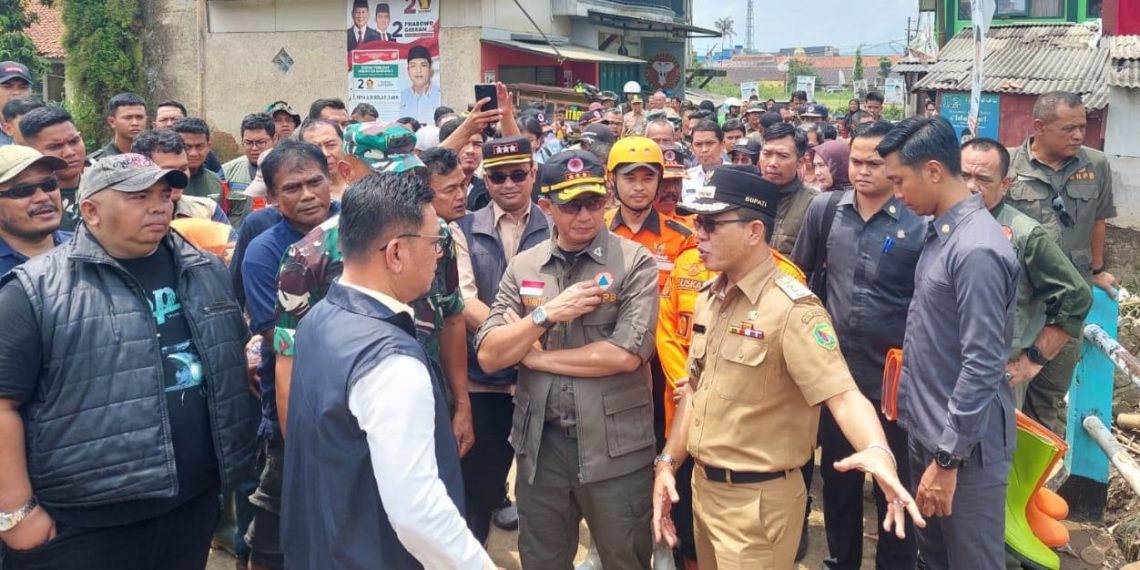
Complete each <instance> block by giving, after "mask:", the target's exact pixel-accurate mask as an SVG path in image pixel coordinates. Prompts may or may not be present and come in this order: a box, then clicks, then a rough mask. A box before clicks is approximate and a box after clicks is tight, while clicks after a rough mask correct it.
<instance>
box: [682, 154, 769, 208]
mask: <svg viewBox="0 0 1140 570" xmlns="http://www.w3.org/2000/svg"><path fill="white" fill-rule="evenodd" d="M779 205H780V187H779V186H776V185H775V184H773V183H771V182H768V181H767V180H765V179H764V178H762V177H761V176H760V175H759V174H756V173H754V171H753V172H749V171H747V170H744V169H740V168H734V167H731V166H719V167H717V168H716V170H713V172H712V175H711V178H709V180H707V181H706V182H705V185H704V186H702V187H700V188H697V191H696V193H695V194H694V195H693V197H692V198H691V200H690V201H688V202H683V203H681V204H678V205H677V209H679V210H684V211H685V212H686V213H691V214H720V213H723V212H728V211H729V210H735V209H737V208H749V209H751V210H755V211H757V212H760V213H762V214H765V215H767V216H769V217H772V218H775V217H776V209H777V207H778V206H779Z"/></svg>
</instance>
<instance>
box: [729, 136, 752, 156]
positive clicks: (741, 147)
mask: <svg viewBox="0 0 1140 570" xmlns="http://www.w3.org/2000/svg"><path fill="white" fill-rule="evenodd" d="M728 152H729V153H733V152H740V153H744V154H747V155H748V156H760V141H758V140H756V139H754V138H752V137H744V138H742V139H740V140H738V141H736V145H735V146H733V147H732V148H731V149H729V151H728Z"/></svg>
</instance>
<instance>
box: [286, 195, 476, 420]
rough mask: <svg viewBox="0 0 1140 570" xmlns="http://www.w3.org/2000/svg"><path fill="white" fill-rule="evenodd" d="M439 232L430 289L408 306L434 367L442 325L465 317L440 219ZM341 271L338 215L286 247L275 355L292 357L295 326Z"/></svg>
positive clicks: (452, 248) (447, 236)
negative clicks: (441, 237)
mask: <svg viewBox="0 0 1140 570" xmlns="http://www.w3.org/2000/svg"><path fill="white" fill-rule="evenodd" d="M439 228H440V233H441V234H442V235H444V236H445V238H444V243H443V255H442V256H441V257H440V258H439V262H438V264H437V265H436V269H435V279H434V280H433V281H432V286H431V290H430V291H429V292H428V294H427V295H426V296H424V297H421V298H419V299H417V300H416V301H414V302H413V303H411V305H412V309H413V310H414V311H415V313H416V314H415V317H416V337H417V338H418V340H419V341H420V344H422V345H423V347H424V349H425V350H427V353H428V356H430V357H431V359H432V360H433V361H434V362H435V363H436V364H437V365H439V364H440V357H439V335H440V333H441V332H442V331H443V321H444V319H446V318H448V317H451V316H453V315H458V314H460V313H462V312H463V297H462V295H460V293H459V272H458V267H457V265H456V263H455V246H454V244H453V242H452V240H451V231H450V230H449V229H448V227H447V223H446V222H444V221H443V220H442V219H441V220H439ZM343 269H344V260H343V257H342V254H341V251H340V217H339V216H338V217H336V218H332V219H330V220H328V221H327V222H325V223H323V224H321V225H320V226H317V228H316V229H314V230H313V231H311V232H309V235H307V236H305V239H303V240H301V241H299V242H297V243H295V244H293V245H292V246H291V247H290V248H289V251H288V252H286V254H285V259H284V260H283V261H282V262H281V271H280V273H279V274H278V278H277V312H276V313H277V323H276V329H275V330H274V338H273V350H274V352H276V353H277V354H280V355H282V356H290V357H291V356H293V348H294V347H293V333H294V332H295V331H296V329H297V323H298V322H300V320H301V318H302V317H304V316H305V313H307V312H308V311H309V308H310V307H312V306H313V305H315V304H317V303H318V302H319V301H320V300H321V299H324V297H325V294H326V293H327V292H328V289H329V285H330V284H331V283H332V282H333V280H335V279H337V278H338V277H340V274H341V271H343ZM449 400H450V398H449Z"/></svg>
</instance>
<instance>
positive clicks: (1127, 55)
mask: <svg viewBox="0 0 1140 570" xmlns="http://www.w3.org/2000/svg"><path fill="white" fill-rule="evenodd" d="M1106 39H1107V40H1108V42H1109V46H1108V55H1109V57H1111V58H1112V59H1140V36H1111V37H1109V38H1106Z"/></svg>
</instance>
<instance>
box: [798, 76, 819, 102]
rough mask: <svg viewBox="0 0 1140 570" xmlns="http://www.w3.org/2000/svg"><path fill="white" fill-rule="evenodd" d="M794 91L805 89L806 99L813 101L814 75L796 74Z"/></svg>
mask: <svg viewBox="0 0 1140 570" xmlns="http://www.w3.org/2000/svg"><path fill="white" fill-rule="evenodd" d="M796 91H806V92H807V96H808V101H815V76H814V75H797V76H796Z"/></svg>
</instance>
